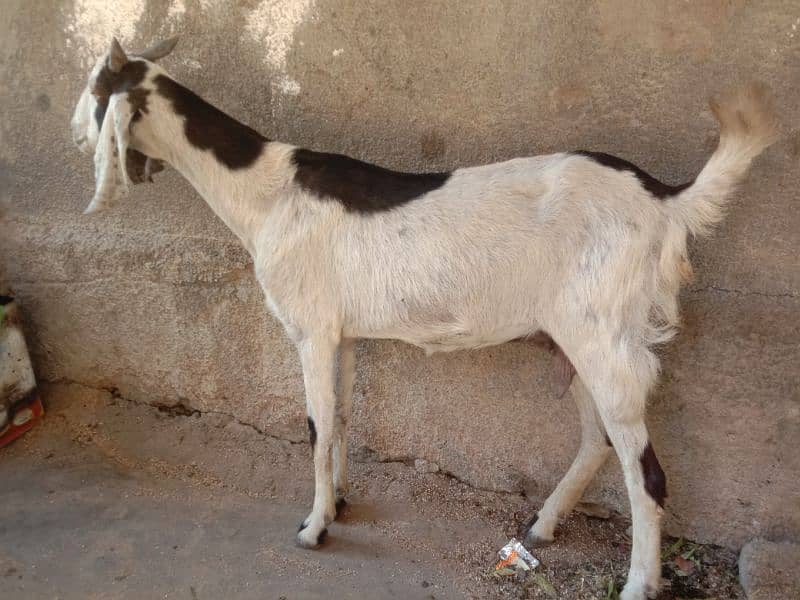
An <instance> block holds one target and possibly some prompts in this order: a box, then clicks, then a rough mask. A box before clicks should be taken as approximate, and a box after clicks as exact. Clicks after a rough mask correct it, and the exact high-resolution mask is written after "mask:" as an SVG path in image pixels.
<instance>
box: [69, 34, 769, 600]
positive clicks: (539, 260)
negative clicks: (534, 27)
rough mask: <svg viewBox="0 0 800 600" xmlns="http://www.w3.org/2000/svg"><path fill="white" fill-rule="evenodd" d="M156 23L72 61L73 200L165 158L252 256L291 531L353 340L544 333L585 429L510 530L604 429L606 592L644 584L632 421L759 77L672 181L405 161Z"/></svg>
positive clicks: (559, 500)
mask: <svg viewBox="0 0 800 600" xmlns="http://www.w3.org/2000/svg"><path fill="white" fill-rule="evenodd" d="M175 43H176V39H173V40H168V41H166V42H164V43H162V44H160V45H158V46H156V47H154V48H152V49H150V50H147V51H145V52H142V53H140V54H138V55H131V56H128V55H127V54H126V53H125V51H124V50H123V49H122V48H121V47H120V45H119V44H118V43H117V41H116V40H112V43H111V47H110V50H109V51H108V52H107V53H106V54H105V55H103V56H102V57H100V59H99V60H98V62H97V64H96V65H95V67H94V68H93V70H92V71H91V73H90V76H89V80H88V85H87V87H86V89H85V90H84V91H83V94H82V95H81V97H80V100H79V102H78V105H77V107H76V110H75V114H74V117H73V121H72V128H73V137H74V139H75V142H76V143H77V144H78V146H79V147H80V148H81V149H82V150H84V151H94V162H95V176H96V189H95V194H94V197H93V198H92V200H91V202H90V204H89V206H88V208H87V209H86V212H94V211H97V210H100V209H102V208H106V207H107V206H109V205H111V204H112V203H113V202H114V201H115V200H116V199H117V198H118V197H119V196H121V195H122V193H123V192H125V191H127V190H128V188H129V184H130V183H131V182H133V183H137V182H139V181H143V180H147V179H149V178H150V175H151V173H153V172H154V171H155V170H156V169H158V168H159V165H160V164H161V163H162V162H166V163H169V164H170V165H171V166H172V167H174V168H175V169H177V170H178V171H179V172H180V173H181V174H182V175H183V176H184V177H185V178H186V179H188V180H189V181H190V182H191V184H192V185H193V186H194V187H195V189H196V190H197V191H198V192H199V194H200V195H201V196H202V197H203V198H204V199H205V200H206V202H207V203H208V204H209V205H210V207H211V208H212V209H213V210H214V212H215V213H216V214H217V215H218V216H219V217H220V218H221V219H222V220H223V221H224V222H225V223H226V225H227V226H228V227H229V228H230V229H231V230H232V231H233V233H234V234H236V236H237V237H238V238H239V239H240V240H241V242H242V244H243V245H244V247H245V248H246V249H247V250H248V251H249V253H250V254H251V255H252V257H253V263H254V269H255V274H256V277H257V279H258V281H259V283H260V285H261V286H262V288H263V290H264V294H265V296H266V302H267V305H268V307H269V309H270V311H271V312H272V314H273V315H275V316H276V317H277V318H278V319H279V320H280V321H281V322H282V324H283V325H284V327H285V329H286V332H287V334H288V336H289V337H290V338H291V339H292V340H293V342H294V343H295V344H296V346H297V349H298V351H299V354H300V360H301V363H302V368H303V378H304V384H305V390H306V407H307V412H308V426H309V430H310V440H311V445H312V448H313V458H314V471H315V492H314V502H313V508H312V510H311V513H310V514H309V515H308V517H307V518H306V519H305V520H304V521H303V522H302V524H301V526H300V529H299V532H298V534H297V540H298V543H299V544H300V545H301V546H304V547H309V548H311V547H315V546H317V545H318V544H320V543H321V542H322V540H323V538H324V536H325V534H326V533H327V526H328V525H329V524H330V523H331V522H332V521H333V520H334V519H335V518H336V516H337V514H338V510H339V508H340V507H341V506H342V503H343V502H344V499H345V496H346V494H347V491H348V483H347V424H348V420H349V418H350V412H351V396H352V390H353V379H354V373H355V359H354V341H355V340H356V339H357V338H390V339H397V340H402V341H404V342H407V343H410V344H414V345H416V346H418V347H421V348H423V349H424V350H426V351H427V352H439V351H452V350H460V349H468V348H480V347H484V346H490V345H494V344H501V343H504V342H507V341H510V340H514V339H519V338H530V337H534V338H536V337H539V338H541V337H544V339H545V340H546V341H547V342H548V343H550V344H551V346H552V347H553V348H554V349H555V351H556V352H557V355H558V356H560V357H561V359H560V360H561V366H560V367H559V369H560V370H561V371H563V372H564V373H565V375H564V377H562V383H563V382H564V381H566V384H567V385H568V384H569V381H570V380H571V379H572V384H571V389H572V394H573V396H574V398H575V401H576V403H577V405H578V412H579V415H580V421H581V427H582V436H581V437H582V440H581V446H580V451H579V452H578V456H577V458H576V459H575V461H574V463H573V464H572V466H571V467H570V469H569V471H568V472H567V474H566V475H565V477H564V478H563V480H562V481H561V482H560V483H559V484H558V486H557V487H556V489H555V491H554V492H553V493H552V495H551V496H550V497H549V498H548V499H547V500H546V501H545V503H544V505H543V507H542V508H541V510H540V511H539V512H538V514H537V515H536V516H535V517H534V519H533V520H532V521H531V523H530V526H529V529H528V531H527V535H526V538H525V539H526V543H527V544H528V545H536V544H541V543H547V542H550V541H552V540H553V534H554V530H555V527H556V524H557V522H558V519H559V518H560V517H562V516H564V515H566V514H568V513H569V512H570V511H571V510H572V508H573V507H574V505H575V504H576V502H577V501H578V499H579V498H580V496H581V494H582V493H583V491H584V489H585V488H586V486H587V485H588V483H589V481H590V480H591V479H592V477H593V476H594V474H595V473H596V472H597V470H598V469H599V468H600V466H601V465H602V464H603V463H604V461H605V460H606V458H607V456H608V455H609V454H610V452H611V450H612V449H613V450H615V451H616V453H617V455H618V457H619V459H620V462H621V464H622V469H623V472H624V478H625V484H626V487H627V491H628V496H629V500H630V504H631V514H632V520H633V548H632V555H631V566H630V572H629V574H628V580H627V583H626V585H625V588H624V590H623V592H622V596H621V597H622V598H623V599H627V600H631V599H640V598H644V597H646V596H652V595H654V594H655V593H657V590H658V587H659V583H660V573H661V566H660V558H659V551H660V517H661V514H662V512H663V510H662V509H663V506H664V498H665V497H666V479H665V475H664V472H663V470H662V468H661V466H660V465H659V462H658V459H657V458H656V454H655V452H654V450H653V446H652V444H651V442H650V440H649V437H648V433H647V428H646V426H645V421H644V416H645V402H646V398H647V394H648V391H649V390H650V389H651V387H652V386H653V384H654V381H655V379H656V376H657V371H658V368H659V362H658V359H657V358H656V356H655V354H654V353H653V352H652V347H653V346H654V345H655V344H658V343H662V342H665V341H666V340H668V339H669V338H670V337H671V336H672V335H673V333H674V330H675V328H676V327H677V325H678V321H679V317H678V304H677V295H678V291H679V287H680V285H681V282H682V280H683V279H685V278H687V277H688V276H689V275H690V274H691V268H690V266H689V262H688V260H687V255H686V241H687V236H688V234H689V233H691V234H693V235H695V236H698V235H704V234H706V233H708V231H709V229H710V227H711V226H712V225H713V224H714V223H716V222H717V221H719V220H720V219H721V218H722V216H723V210H724V207H725V203H726V200H727V199H728V197H729V196H730V195H731V192H732V191H733V189H734V186H735V184H736V183H737V182H738V181H739V180H740V179H741V178H742V177H743V176H744V174H745V173H746V171H747V169H748V167H749V165H750V163H751V161H752V160H753V159H754V158H755V157H756V156H758V154H759V153H760V152H761V151H762V150H764V149H765V148H766V147H767V146H768V145H769V144H771V143H772V142H773V141H774V140H775V139H777V136H778V123H777V119H776V118H775V116H774V113H773V111H772V110H771V108H770V102H769V100H768V98H767V94H766V92H765V90H764V89H763V88H762V87H759V86H748V87H746V88H744V89H742V90H740V91H739V92H737V93H734V94H731V95H729V96H728V97H727V98H726V99H725V100H724V101H722V102H716V103H712V104H711V108H712V110H713V112H714V114H715V116H716V118H717V120H718V121H719V124H720V140H719V145H718V147H717V149H716V150H715V151H714V153H713V154H712V156H711V158H710V159H709V161H708V162H707V164H706V165H705V166H704V167H703V169H702V171H701V172H700V173H699V175H698V176H697V178H696V179H695V180H694V181H692V182H689V183H686V184H684V185H680V186H669V185H666V184H663V183H661V182H659V181H658V180H656V179H654V178H653V177H651V176H650V175H648V174H647V173H645V172H644V171H642V170H641V169H639V168H637V167H636V166H634V165H632V164H631V163H628V162H626V161H624V160H621V159H618V158H615V157H612V156H609V155H606V154H599V153H593V152H567V153H558V154H551V155H547V156H535V157H530V158H517V159H513V160H509V161H506V162H502V163H497V164H489V165H483V166H477V167H470V168H463V169H457V170H455V171H452V172H447V173H427V174H410V173H400V172H395V171H391V170H388V169H384V168H381V167H378V166H374V165H371V164H367V163H364V162H361V161H359V160H355V159H353V158H349V157H346V156H340V155H334V154H325V153H320V152H315V151H311V150H305V149H301V148H297V147H294V146H291V145H288V144H284V143H280V142H277V141H272V140H269V139H267V138H265V137H264V136H262V135H261V134H259V133H258V132H256V131H254V130H253V129H250V128H249V127H247V126H246V125H243V124H242V123H239V122H238V121H236V120H234V119H233V118H231V117H229V116H228V115H226V114H225V113H223V112H222V111H220V110H218V109H217V108H215V107H214V106H212V105H210V104H208V103H207V102H205V101H204V100H202V99H201V98H200V97H198V96H197V95H195V94H194V93H193V92H191V91H190V90H188V89H187V88H185V87H183V86H182V85H180V84H179V83H178V82H176V81H175V80H174V79H173V78H171V77H170V76H169V75H168V74H167V73H166V71H164V69H162V68H161V67H160V66H158V65H157V64H155V62H154V61H155V60H156V59H158V58H160V57H162V56H164V55H166V54H167V53H168V52H170V51H171V50H172V49H173V47H174V46H175ZM537 332H539V333H537ZM337 367H338V377H339V380H340V381H339V386H338V390H339V391H338V398H337V392H336V391H335V390H336V389H337V385H336V378H337ZM573 375H574V378H573Z"/></svg>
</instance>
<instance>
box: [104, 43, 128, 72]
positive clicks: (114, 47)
mask: <svg viewBox="0 0 800 600" xmlns="http://www.w3.org/2000/svg"><path fill="white" fill-rule="evenodd" d="M127 62H128V57H127V55H126V54H125V50H123V49H122V46H120V45H119V42H118V41H117V38H111V51H110V52H109V53H108V68H109V69H111V70H112V71H114V72H115V73H119V72H120V70H121V69H122V67H124V66H125V63H127Z"/></svg>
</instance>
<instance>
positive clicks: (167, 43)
mask: <svg viewBox="0 0 800 600" xmlns="http://www.w3.org/2000/svg"><path fill="white" fill-rule="evenodd" d="M178 39H179V37H178V36H177V35H176V36H175V37H171V38H169V39H168V40H164V41H163V42H159V43H158V44H156V45H154V46H150V47H149V48H148V49H147V50H145V51H144V52H140V53H139V56H141V57H142V58H144V59H147V60H153V61H155V60H158V59H159V58H162V57H164V56H166V55H167V54H169V53H170V52H172V51H173V50H174V49H175V46H176V45H177V43H178Z"/></svg>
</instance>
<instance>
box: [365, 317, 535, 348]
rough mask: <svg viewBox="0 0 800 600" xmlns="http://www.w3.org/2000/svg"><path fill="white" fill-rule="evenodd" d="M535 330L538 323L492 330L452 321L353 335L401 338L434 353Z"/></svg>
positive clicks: (478, 345)
mask: <svg viewBox="0 0 800 600" xmlns="http://www.w3.org/2000/svg"><path fill="white" fill-rule="evenodd" d="M536 329H537V326H536V324H530V323H527V324H514V325H507V326H504V327H498V328H496V329H492V330H478V329H476V328H471V327H464V326H458V325H456V324H453V323H441V324H429V325H428V326H426V327H424V328H416V327H397V328H391V329H389V328H387V329H385V330H379V331H368V332H358V333H356V335H355V336H354V337H363V338H373V339H391V340H400V341H403V342H406V343H408V344H412V345H414V346H417V347H419V348H422V349H423V350H425V352H426V353H427V354H433V353H434V352H453V351H455V350H470V349H474V348H483V347H485V346H496V345H498V344H504V343H506V342H509V341H511V340H513V339H517V338H520V337H524V336H527V335H530V334H531V333H533V332H534V331H536Z"/></svg>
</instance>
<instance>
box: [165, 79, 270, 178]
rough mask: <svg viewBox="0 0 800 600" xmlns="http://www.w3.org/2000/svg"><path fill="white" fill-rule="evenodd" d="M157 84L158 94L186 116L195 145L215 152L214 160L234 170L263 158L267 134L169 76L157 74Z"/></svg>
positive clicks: (186, 132)
mask: <svg viewBox="0 0 800 600" xmlns="http://www.w3.org/2000/svg"><path fill="white" fill-rule="evenodd" d="M154 81H155V84H156V89H157V90H158V93H159V94H160V95H161V96H163V97H164V98H166V99H167V100H169V101H170V102H171V103H172V108H173V109H174V110H175V112H176V113H178V114H179V115H181V116H183V117H185V119H186V120H185V122H184V125H183V131H184V133H185V134H186V138H187V139H188V140H189V143H190V144H191V145H192V146H194V147H195V148H200V149H201V150H211V151H212V152H213V153H214V158H216V159H217V160H218V161H219V162H220V163H222V164H223V165H225V166H226V167H228V168H229V169H232V170H236V169H244V168H246V167H249V166H250V165H252V164H253V163H254V162H255V161H256V159H257V158H258V157H259V156H260V155H261V152H262V150H263V148H264V144H266V143H267V142H268V141H269V140H268V139H267V138H265V137H264V136H263V135H261V134H260V133H258V132H257V131H255V130H254V129H250V128H249V127H248V126H247V125H244V124H243V123H240V122H239V121H237V120H236V119H234V118H232V117H229V116H228V115H226V114H225V113H224V112H222V111H221V110H219V109H218V108H216V107H214V106H212V105H210V104H209V103H208V102H206V101H205V100H203V99H202V98H201V97H200V96H198V95H197V94H195V93H194V92H192V91H191V90H189V89H187V88H185V87H183V86H182V85H180V84H179V83H177V82H175V81H173V80H172V79H170V78H169V77H167V76H166V75H157V76H156V78H155V79H154Z"/></svg>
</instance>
